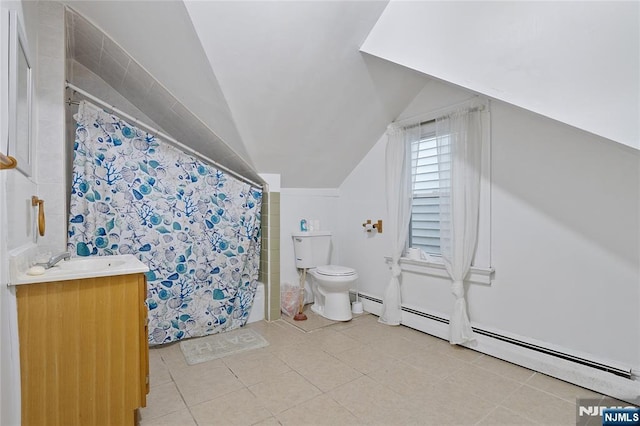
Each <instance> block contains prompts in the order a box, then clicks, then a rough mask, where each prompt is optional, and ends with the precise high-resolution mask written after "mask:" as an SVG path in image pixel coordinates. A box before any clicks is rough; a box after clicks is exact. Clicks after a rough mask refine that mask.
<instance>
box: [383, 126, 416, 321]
mask: <svg viewBox="0 0 640 426" xmlns="http://www.w3.org/2000/svg"><path fill="white" fill-rule="evenodd" d="M416 131H418V132H419V131H420V126H415V127H414V128H410V129H403V128H401V127H397V126H395V125H390V126H389V127H388V128H387V150H386V173H385V176H386V193H387V214H388V219H387V220H388V225H387V228H386V229H387V230H388V232H389V233H390V234H391V250H392V252H391V279H390V280H389V284H387V288H386V290H385V293H384V297H383V300H382V315H380V318H379V319H378V321H379V322H381V323H383V324H387V325H399V324H400V322H401V320H402V306H401V295H400V274H401V272H402V271H401V269H400V257H401V256H402V252H403V251H404V248H405V244H406V241H407V236H408V233H409V222H410V219H411V169H410V165H411V150H410V148H409V144H408V143H407V138H408V137H409V134H410V132H416Z"/></svg>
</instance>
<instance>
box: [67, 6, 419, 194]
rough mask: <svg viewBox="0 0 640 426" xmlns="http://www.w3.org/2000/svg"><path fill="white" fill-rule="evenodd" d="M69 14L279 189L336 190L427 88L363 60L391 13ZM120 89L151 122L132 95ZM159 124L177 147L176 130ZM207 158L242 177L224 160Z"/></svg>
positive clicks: (180, 9) (348, 9) (228, 9)
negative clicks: (275, 178)
mask: <svg viewBox="0 0 640 426" xmlns="http://www.w3.org/2000/svg"><path fill="white" fill-rule="evenodd" d="M66 3H68V4H69V5H70V6H71V7H72V8H73V9H75V10H77V11H78V12H79V13H80V14H82V15H84V16H85V17H86V18H87V19H88V20H89V21H91V22H92V23H93V24H95V26H97V27H99V28H100V29H101V30H102V31H103V32H104V33H105V34H106V35H107V36H108V38H109V39H112V40H113V41H114V42H115V43H116V44H117V45H119V46H121V47H122V49H123V50H124V51H126V52H127V53H128V54H129V55H130V56H131V57H132V58H133V59H134V60H135V62H137V63H139V65H140V66H141V67H142V68H143V69H144V70H146V71H147V72H148V73H149V74H150V75H152V76H153V78H154V79H155V80H156V83H157V85H159V86H161V87H164V88H166V90H167V92H168V93H170V95H171V96H172V97H174V98H175V100H177V101H178V103H179V104H180V105H181V106H184V109H185V110H186V111H183V113H182V115H183V116H184V115H185V113H186V112H190V113H192V114H193V115H195V116H196V117H197V118H198V119H199V120H200V121H201V122H202V123H204V124H205V125H206V126H207V127H208V128H209V129H210V130H211V132H212V134H213V136H212V139H211V143H212V144H215V143H216V141H215V139H216V137H217V138H219V139H220V140H222V141H224V142H225V143H226V144H227V145H228V147H229V148H230V149H231V150H232V151H233V152H234V153H235V154H236V156H238V157H241V158H242V159H243V160H244V162H245V163H246V164H249V165H251V166H252V167H253V168H254V170H255V171H257V172H259V173H278V174H280V175H281V178H282V186H284V187H307V188H313V187H329V188H335V187H338V186H339V185H340V184H341V182H342V181H343V180H344V179H345V178H346V176H347V175H348V174H349V173H350V172H351V170H353V168H354V167H355V166H356V165H357V164H358V162H359V161H360V160H361V159H362V158H363V157H364V155H365V154H366V153H367V152H368V151H369V149H370V148H371V147H372V146H373V145H374V144H375V143H376V142H377V140H378V139H379V138H380V136H381V135H382V134H383V132H384V129H385V128H386V126H387V125H388V124H389V123H390V122H391V121H392V120H393V119H394V118H396V117H397V116H398V115H399V114H400V113H401V112H402V110H403V109H404V108H405V107H406V105H408V104H409V102H410V101H411V100H412V99H413V97H415V95H416V94H417V93H418V92H420V90H421V89H422V87H423V86H424V85H425V84H426V83H427V81H428V78H427V77H426V76H425V75H423V74H421V73H419V72H416V71H412V70H409V69H408V68H404V67H400V66H397V65H394V64H392V63H389V62H387V61H384V60H381V59H379V58H375V57H372V56H369V55H367V54H363V53H361V52H360V51H359V47H360V45H361V44H362V42H363V41H364V39H365V38H366V36H367V34H368V33H369V31H370V30H371V28H372V27H373V25H374V24H375V22H376V21H377V19H378V18H379V16H380V14H381V13H382V11H383V10H384V8H385V6H386V1H369V2H367V1H357V2H356V1H354V2H350V1H345V2H342V1H336V2H333V1H332V2H324V1H317V2H314V1H311V2H288V1H282V2H280V1H273V2H261V1H256V2H250V1H249V2H245V1H241V2H233V1H229V2H225V1H210V2H186V3H183V2H181V1H167V2H164V1H127V2H119V1H90V2H89V1H68V2H66ZM77 59H78V60H82V58H80V57H78V58H77ZM134 65H135V63H134ZM93 69H94V70H95V71H96V73H97V74H98V75H101V74H102V75H101V76H103V75H105V74H106V75H107V76H108V74H109V73H108V72H107V70H105V69H104V68H103V67H102V66H94V68H93ZM103 78H104V77H103ZM114 88H116V90H119V91H122V92H121V93H122V94H123V95H124V96H125V97H127V98H128V99H129V100H130V101H131V102H132V103H134V104H136V106H138V108H140V109H141V110H142V111H143V112H144V113H145V114H147V115H149V117H152V118H154V114H153V111H151V112H148V111H149V109H151V110H153V108H154V107H153V105H146V104H145V100H140V99H135V98H136V97H135V96H132V91H131V87H129V89H128V90H127V89H125V88H123V87H114ZM147 94H148V93H147ZM132 98H133V99H132ZM146 98H148V99H147V101H148V100H149V98H151V96H146ZM154 99H157V97H154ZM147 103H148V102H147ZM175 108H176V107H174V108H173V109H175ZM158 115H159V114H155V116H158ZM158 124H159V125H160V126H161V127H163V128H164V129H166V130H167V131H168V132H169V133H170V134H171V135H172V136H174V137H176V138H178V137H177V136H176V135H175V133H176V132H179V129H176V128H175V127H176V123H170V122H168V121H167V120H160V121H159V122H158ZM178 139H180V138H178ZM188 139H189V140H181V141H182V142H183V143H185V144H189V143H190V140H191V139H193V138H188ZM196 148H197V149H199V150H201V151H205V150H204V149H203V148H202V147H201V146H197V147H196ZM207 155H208V156H210V157H211V158H213V159H215V160H216V161H219V162H220V163H221V164H223V165H225V166H229V167H230V168H232V169H234V170H236V169H237V167H235V166H236V165H237V163H239V162H238V161H235V163H234V162H233V161H229V162H228V161H227V160H230V159H231V158H230V157H229V154H228V152H225V153H224V155H223V156H222V158H217V156H216V155H215V152H214V153H207Z"/></svg>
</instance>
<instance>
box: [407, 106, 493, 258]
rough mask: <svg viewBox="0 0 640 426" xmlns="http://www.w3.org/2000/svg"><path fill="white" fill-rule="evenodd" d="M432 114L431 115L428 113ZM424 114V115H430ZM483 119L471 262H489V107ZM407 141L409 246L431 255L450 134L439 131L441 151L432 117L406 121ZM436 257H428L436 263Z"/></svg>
mask: <svg viewBox="0 0 640 426" xmlns="http://www.w3.org/2000/svg"><path fill="white" fill-rule="evenodd" d="M431 117H433V115H431ZM431 117H428V116H427V117H424V118H427V119H429V118H431ZM481 120H482V172H481V176H480V207H479V208H480V211H479V218H478V221H479V222H478V242H477V248H476V253H475V257H474V260H473V263H472V265H473V266H475V267H476V268H485V269H486V268H490V266H491V138H490V135H491V127H490V126H491V119H490V115H489V111H488V108H487V109H485V112H484V113H483V115H482V116H481ZM405 129H406V130H407V137H408V139H407V143H409V144H410V146H411V182H412V196H413V203H412V207H411V224H410V227H409V238H408V239H407V245H408V246H409V247H414V248H420V249H422V250H423V251H424V252H425V253H427V254H429V255H431V256H438V257H439V256H441V251H440V196H441V193H442V190H443V189H447V188H448V187H449V186H450V183H451V179H450V167H451V159H450V152H449V147H448V142H449V136H448V135H440V138H441V139H440V150H441V152H440V155H439V156H438V146H437V142H436V122H435V120H431V121H423V122H422V123H420V124H415V125H411V124H408V125H407V127H405ZM438 257H436V258H435V259H433V258H432V259H431V261H433V260H435V261H436V263H438V260H437V259H438ZM487 270H488V269H487Z"/></svg>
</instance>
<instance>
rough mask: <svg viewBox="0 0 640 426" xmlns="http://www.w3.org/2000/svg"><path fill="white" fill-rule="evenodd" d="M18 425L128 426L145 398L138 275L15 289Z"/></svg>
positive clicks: (142, 294)
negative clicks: (18, 386) (18, 377)
mask: <svg viewBox="0 0 640 426" xmlns="http://www.w3.org/2000/svg"><path fill="white" fill-rule="evenodd" d="M16 297H17V304H18V334H19V340H20V380H21V385H22V425H24V426H29V425H37V426H40V425H60V426H71V425H82V426H86V425H110V426H112V425H114V426H115V425H133V424H135V423H136V414H137V409H138V408H139V407H144V406H145V405H146V395H147V393H148V391H149V383H148V377H149V345H148V340H147V307H146V305H145V299H146V280H145V276H144V274H141V273H139V274H129V275H117V276H107V277H100V278H86V279H78V280H69V281H59V282H47V283H38V284H24V285H19V286H16Z"/></svg>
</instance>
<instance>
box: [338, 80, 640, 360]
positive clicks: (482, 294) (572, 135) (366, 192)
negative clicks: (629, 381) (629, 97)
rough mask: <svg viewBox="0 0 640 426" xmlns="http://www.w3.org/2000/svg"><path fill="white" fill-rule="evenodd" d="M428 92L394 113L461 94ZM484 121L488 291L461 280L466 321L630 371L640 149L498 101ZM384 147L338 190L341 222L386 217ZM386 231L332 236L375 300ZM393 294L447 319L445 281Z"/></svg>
mask: <svg viewBox="0 0 640 426" xmlns="http://www.w3.org/2000/svg"><path fill="white" fill-rule="evenodd" d="M434 88H435V87H434V86H433V85H431V86H427V87H426V88H425V89H424V91H423V93H421V94H420V95H419V96H418V97H417V98H416V100H415V101H414V103H413V104H412V105H411V106H410V107H408V108H407V111H406V113H405V114H404V115H405V116H412V115H416V114H419V111H422V112H423V113H428V112H429V110H430V109H438V108H441V107H442V106H443V105H442V102H444V101H446V99H447V98H446V97H440V95H443V96H444V95H445V94H446V93H447V91H449V92H450V93H449V96H451V97H450V98H449V99H450V101H451V103H452V104H455V103H457V102H459V101H460V100H463V99H464V98H465V97H468V96H469V93H467V92H465V91H463V90H460V91H458V90H456V89H453V88H451V87H449V88H448V89H446V88H442V87H439V88H437V90H435V91H434ZM456 92H457V94H456ZM435 93H438V95H437V96H432V95H431V94H435ZM420 104H422V107H421V106H420ZM491 120H492V133H493V134H492V154H493V155H492V161H493V170H492V172H493V185H492V205H491V211H492V221H491V222H492V223H491V228H492V232H491V237H492V263H493V265H492V266H494V267H495V270H496V272H495V277H494V279H493V282H492V284H491V285H490V286H487V285H480V284H471V285H470V287H469V290H468V303H469V313H470V317H471V320H472V322H475V323H476V325H479V326H484V327H488V328H491V329H495V330H498V331H502V332H505V333H507V334H511V335H517V336H521V337H523V338H525V339H535V340H538V341H541V342H545V343H549V344H552V345H556V346H558V347H561V348H564V349H566V350H568V351H569V352H572V353H576V354H580V353H582V354H587V355H589V356H590V357H591V358H595V359H601V360H611V361H613V362H615V363H617V364H622V365H626V366H631V367H633V368H638V367H640V321H639V319H640V314H639V312H640V289H639V286H638V282H640V247H639V246H640V238H639V235H640V155H639V152H638V151H636V150H633V149H631V148H626V147H624V146H622V145H619V144H615V143H612V142H610V141H607V140H606V139H603V138H600V137H597V136H593V135H591V134H589V133H586V132H584V131H580V130H577V129H575V128H572V127H569V126H567V125H564V124H561V123H559V122H557V121H553V120H550V119H547V118H544V117H541V116H539V115H537V114H534V113H531V112H528V111H525V110H522V109H520V108H516V107H513V106H510V105H508V104H505V103H502V102H499V101H493V102H492V110H491ZM385 143H386V138H385V137H382V138H381V139H380V141H378V143H377V144H376V146H375V147H374V148H373V149H372V150H371V151H370V152H369V154H368V155H367V157H365V158H364V159H363V161H362V162H361V163H360V164H359V165H358V167H357V168H356V169H354V171H353V172H352V174H351V175H350V176H349V177H348V178H347V179H346V180H345V182H344V183H343V185H342V186H341V187H340V194H341V197H340V202H339V204H340V212H341V221H342V223H345V224H357V223H358V222H361V221H363V220H364V219H367V218H371V219H386V211H385V207H384V206H385V204H384V184H383V182H384V181H383V179H382V176H383V174H384V145H385ZM373 216H375V217H373ZM378 216H380V217H378ZM379 237H383V238H379ZM387 238H388V236H387V235H385V234H382V235H379V236H375V237H372V238H371V237H370V238H367V236H365V235H363V234H362V232H361V230H360V229H358V228H357V226H351V225H349V226H346V227H344V228H341V234H340V235H339V237H338V239H337V241H338V244H339V245H340V258H339V259H338V262H339V263H341V264H344V265H348V266H352V267H354V268H356V269H357V270H358V273H359V275H360V276H361V279H360V280H359V285H360V291H361V292H364V293H368V294H370V295H372V296H375V297H378V298H382V296H383V291H384V288H385V286H386V283H387V281H388V279H389V272H388V270H386V266H385V265H384V259H383V257H384V256H385V255H389V250H388V249H387V247H388V241H387ZM402 295H403V301H404V302H405V303H407V304H410V305H412V306H415V307H418V308H421V309H424V310H426V311H435V312H437V313H441V314H442V315H443V316H445V317H448V316H449V313H450V310H451V307H452V304H453V297H452V296H451V294H450V287H449V282H448V281H447V280H442V279H437V278H431V277H427V276H424V275H415V274H409V273H405V274H403V278H402Z"/></svg>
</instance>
